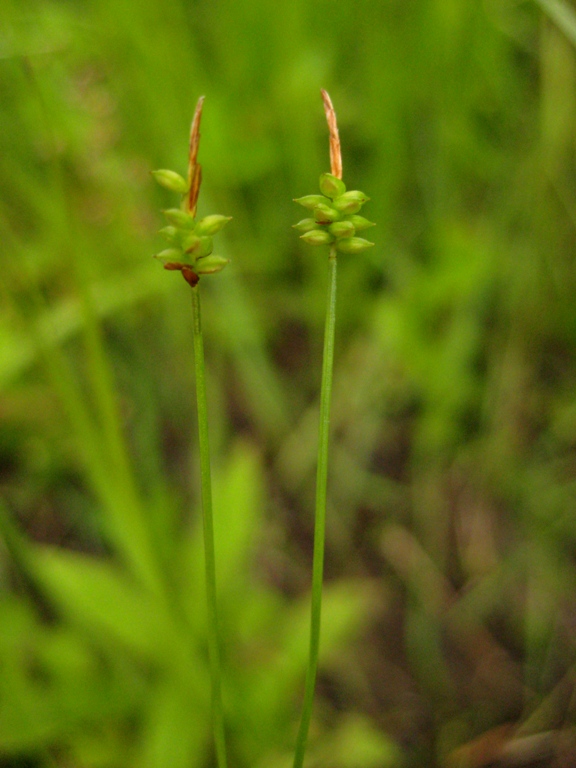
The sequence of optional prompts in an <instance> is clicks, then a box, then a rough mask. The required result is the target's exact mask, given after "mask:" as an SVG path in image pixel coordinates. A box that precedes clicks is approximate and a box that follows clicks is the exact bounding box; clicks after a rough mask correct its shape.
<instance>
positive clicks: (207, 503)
mask: <svg viewBox="0 0 576 768" xmlns="http://www.w3.org/2000/svg"><path fill="white" fill-rule="evenodd" d="M192 313H193V318H194V372H195V375H196V405H197V409H198V441H199V446H200V484H201V494H202V520H203V528H204V564H205V575H206V603H207V613H208V653H209V658H210V679H211V683H212V717H213V724H214V743H215V746H216V757H217V761H218V768H226V765H227V761H226V740H225V733H224V711H223V706H222V684H221V679H222V672H221V666H220V647H219V642H218V638H219V633H218V611H217V605H216V557H215V553H214V521H213V515H212V480H211V472H210V444H209V441H208V406H207V400H206V375H205V366H204V341H203V337H202V316H201V311H200V291H199V286H198V285H194V286H192Z"/></svg>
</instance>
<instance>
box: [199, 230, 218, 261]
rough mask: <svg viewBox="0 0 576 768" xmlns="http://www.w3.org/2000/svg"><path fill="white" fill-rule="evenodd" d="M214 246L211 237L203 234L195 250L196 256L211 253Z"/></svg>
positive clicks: (200, 256)
mask: <svg viewBox="0 0 576 768" xmlns="http://www.w3.org/2000/svg"><path fill="white" fill-rule="evenodd" d="M213 248H214V242H213V240H212V238H211V237H209V236H208V235H203V236H202V237H201V238H200V245H199V247H198V250H197V251H196V257H197V258H199V259H200V258H202V257H203V256H209V255H210V254H211V253H212V249H213Z"/></svg>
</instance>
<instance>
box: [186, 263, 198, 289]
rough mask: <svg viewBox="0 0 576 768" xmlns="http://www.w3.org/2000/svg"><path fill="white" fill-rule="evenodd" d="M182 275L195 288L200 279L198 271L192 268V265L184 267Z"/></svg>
mask: <svg viewBox="0 0 576 768" xmlns="http://www.w3.org/2000/svg"><path fill="white" fill-rule="evenodd" d="M182 277H183V278H184V280H186V282H187V283H188V285H190V286H191V287H192V288H195V287H196V286H197V285H198V283H199V281H200V278H199V277H198V275H197V274H196V272H194V271H193V270H191V269H190V267H182Z"/></svg>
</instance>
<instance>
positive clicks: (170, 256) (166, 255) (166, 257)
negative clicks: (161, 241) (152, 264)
mask: <svg viewBox="0 0 576 768" xmlns="http://www.w3.org/2000/svg"><path fill="white" fill-rule="evenodd" d="M183 256H184V254H183V253H182V251H181V250H180V248H166V250H164V251H160V253H156V254H154V258H155V259H158V260H159V261H164V262H167V261H181V260H182V258H183Z"/></svg>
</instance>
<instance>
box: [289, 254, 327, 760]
mask: <svg viewBox="0 0 576 768" xmlns="http://www.w3.org/2000/svg"><path fill="white" fill-rule="evenodd" d="M328 264H329V282H328V300H327V306H326V325H325V330H324V355H323V360H322V388H321V392H320V429H319V438H318V468H317V474H316V513H315V520H314V559H313V565H312V606H311V615H310V652H309V658H308V668H307V670H306V683H305V688H304V702H303V704H302V718H301V720H300V728H299V730H298V736H297V739H296V748H295V753H294V768H302V764H303V762H304V753H305V752H306V744H307V741H308V730H309V727H310V719H311V717H312V706H313V703H314V689H315V687H316V675H317V671H318V655H319V650H320V625H321V617H322V580H323V574H324V539H325V531H326V493H327V491H326V489H327V481H328V441H329V436H330V400H331V394H332V371H333V368H334V332H335V327H336V271H337V270H336V268H337V261H336V249H335V248H331V250H330V257H329V259H328Z"/></svg>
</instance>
